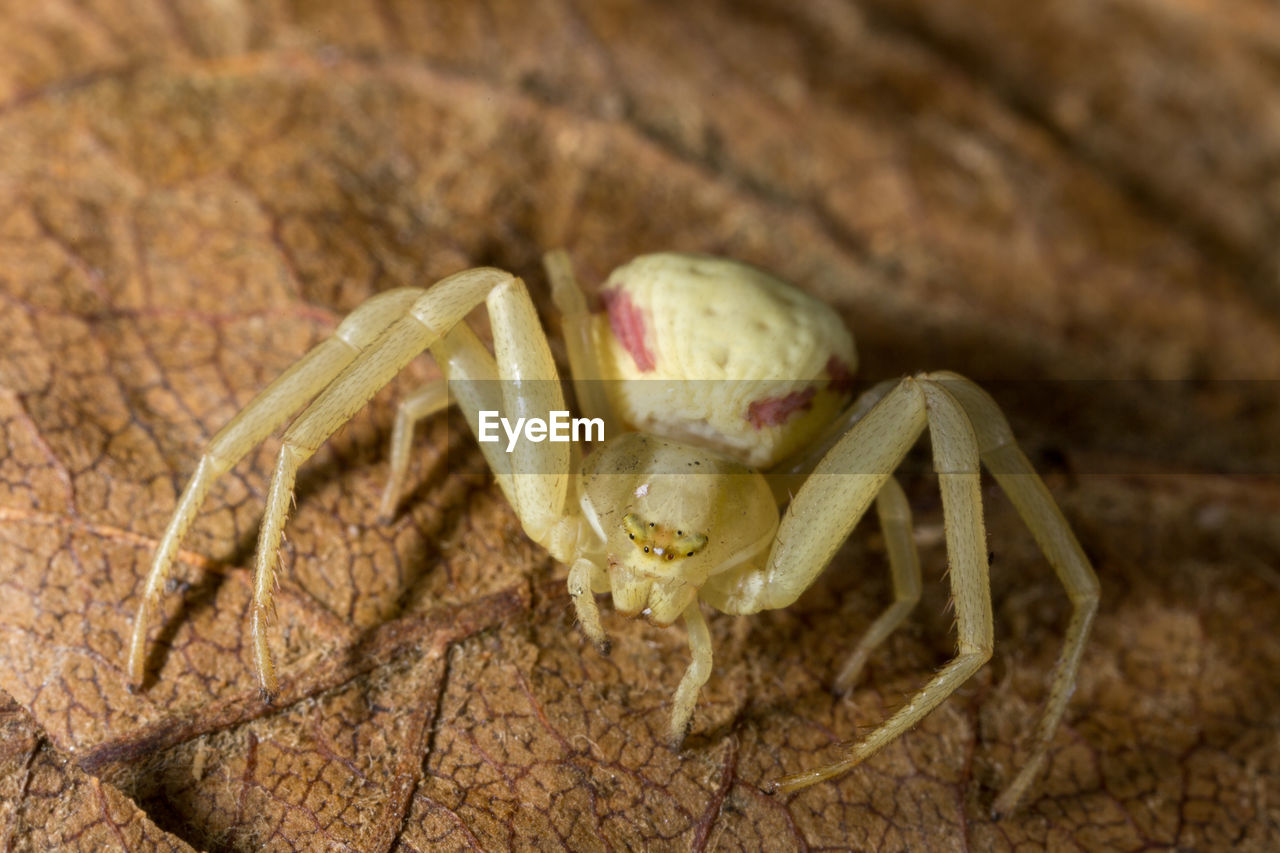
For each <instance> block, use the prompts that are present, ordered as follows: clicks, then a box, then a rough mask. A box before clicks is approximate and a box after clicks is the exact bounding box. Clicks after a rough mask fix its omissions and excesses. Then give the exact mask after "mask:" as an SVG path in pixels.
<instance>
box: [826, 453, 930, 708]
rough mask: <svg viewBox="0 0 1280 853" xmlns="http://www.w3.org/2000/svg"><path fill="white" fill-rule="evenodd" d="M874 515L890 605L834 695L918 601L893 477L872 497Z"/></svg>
mask: <svg viewBox="0 0 1280 853" xmlns="http://www.w3.org/2000/svg"><path fill="white" fill-rule="evenodd" d="M876 515H877V516H878V517H879V519H880V530H881V531H882V532H883V533H884V541H885V549H886V550H887V551H888V552H889V572H890V575H891V576H892V577H893V603H892V604H890V605H889V606H888V608H886V609H885V611H884V612H883V613H881V614H880V616H879V618H878V619H876V621H875V622H873V623H871V627H870V628H868V629H867V632H866V633H865V634H863V635H862V639H861V640H859V641H858V645H857V646H856V647H855V648H854V650H853V652H852V653H851V654H850V655H849V657H848V658H847V659H846V660H845V662H844V666H842V667H841V668H840V674H839V675H838V676H836V682H835V692H836V693H846V692H848V690H849V688H851V687H852V686H853V685H854V684H856V683H857V680H858V676H859V675H861V674H862V668H863V667H864V666H866V663H867V658H868V657H869V656H870V655H871V652H873V651H874V650H875V649H876V647H877V646H879V645H880V644H881V643H883V642H884V641H885V639H886V638H888V636H889V635H890V634H892V633H893V632H894V630H896V629H897V627H898V626H899V625H901V624H902V620H903V619H906V618H907V614H909V613H910V612H911V610H912V608H914V607H915V606H916V603H917V602H919V601H920V591H921V582H920V555H919V554H918V553H917V552H916V543H915V540H914V539H913V538H912V534H911V505H910V504H909V503H907V496H906V493H905V492H903V491H902V486H900V485H899V484H898V481H897V479H896V478H894V477H890V478H889V479H888V480H886V481H885V484H884V487H883V488H881V489H880V493H879V494H877V495H876Z"/></svg>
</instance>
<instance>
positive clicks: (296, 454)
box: [130, 269, 569, 695]
mask: <svg viewBox="0 0 1280 853" xmlns="http://www.w3.org/2000/svg"><path fill="white" fill-rule="evenodd" d="M480 302H484V303H485V304H486V306H487V308H488V311H489V315H490V319H491V325H492V327H493V331H494V344H495V346H494V348H495V356H494V357H493V358H494V361H495V364H496V365H497V368H498V371H497V372H498V373H499V374H500V375H502V376H504V377H506V378H507V381H506V382H504V383H503V393H502V402H503V404H504V406H503V408H504V409H505V410H506V411H507V412H509V413H511V414H512V415H514V416H516V417H528V416H530V415H534V414H540V413H545V412H546V411H550V410H553V409H562V408H563V406H564V402H563V396H562V395H561V393H560V389H559V381H558V377H557V375H556V371H555V363H554V361H553V360H552V358H551V351H550V347H549V346H548V345H547V341H546V337H545V335H544V334H543V333H542V329H541V326H540V325H539V324H538V320H537V314H536V312H535V310H534V308H533V303H532V301H531V300H530V299H529V295H528V292H527V291H526V290H525V288H524V285H523V283H522V282H521V281H520V280H519V279H517V278H515V277H513V276H511V275H510V274H509V273H505V272H502V271H501V270H495V269H475V270H467V271H464V272H461V273H457V274H456V275H453V276H450V277H448V278H446V279H443V280H442V281H440V282H438V283H437V284H436V285H434V286H433V287H431V288H430V289H428V290H425V291H423V290H416V289H406V290H403V291H392V292H390V293H388V294H383V295H382V296H380V297H375V298H374V299H373V300H370V302H367V303H365V305H363V306H361V307H360V308H357V309H356V311H355V312H354V313H353V314H352V316H351V317H349V318H348V320H347V321H344V323H343V325H341V326H339V333H341V332H342V331H344V330H354V331H359V332H361V333H363V334H362V335H361V336H359V337H358V338H356V342H355V343H351V342H350V341H349V340H347V339H346V338H344V337H343V336H341V334H336V335H335V337H334V338H330V339H329V340H328V341H326V342H324V343H322V344H320V345H319V346H318V347H317V348H316V349H315V350H313V351H312V352H311V353H308V354H307V355H306V356H303V358H302V359H300V361H299V362H298V364H296V365H295V366H294V367H293V368H291V369H290V370H289V371H288V372H287V373H286V374H285V375H284V376H283V377H281V378H280V379H278V380H277V381H276V382H274V383H272V385H270V386H268V388H267V389H266V390H264V391H263V392H262V394H260V395H259V396H258V397H257V398H255V400H254V401H252V402H251V403H250V404H249V406H248V407H246V409H245V411H243V412H242V413H241V414H240V415H238V416H237V417H236V418H235V419H234V420H233V421H232V423H231V424H229V425H228V426H227V427H226V428H224V430H222V432H220V433H219V434H218V436H216V437H215V440H214V442H213V443H212V444H211V447H210V451H209V453H207V454H206V458H207V459H208V460H209V461H208V462H206V461H204V460H202V463H201V466H200V467H199V468H198V469H197V474H196V476H195V477H194V478H193V483H192V484H190V485H189V486H188V488H187V490H186V493H184V499H183V501H182V503H181V504H180V507H179V511H178V512H177V513H175V516H174V519H173V520H172V521H171V523H170V528H169V531H168V532H167V533H166V540H165V542H168V541H169V540H170V539H172V544H171V545H170V546H169V549H168V551H167V552H166V551H165V547H164V545H165V542H162V547H161V549H159V551H158V553H157V557H156V562H155V563H154V564H153V567H152V572H151V575H150V576H149V577H148V583H147V590H148V591H149V592H151V593H152V595H153V596H158V591H159V589H160V587H161V586H162V585H163V578H164V575H165V574H166V573H167V571H168V568H169V565H170V564H171V563H172V554H173V553H176V550H177V546H178V543H179V542H180V541H181V537H182V534H184V533H185V532H186V530H187V528H189V526H190V524H191V520H192V519H193V518H194V515H195V513H196V511H197V510H198V508H199V504H200V502H202V501H203V499H204V497H205V496H206V495H207V493H208V490H209V486H210V485H211V483H212V480H213V479H214V478H215V477H216V476H217V475H218V474H220V473H222V472H223V471H225V470H226V469H227V468H229V467H230V466H231V465H232V464H234V462H235V461H236V460H238V459H239V458H241V457H243V456H244V455H245V453H247V452H248V450H249V449H250V448H252V447H253V446H254V445H255V444H256V443H257V442H259V441H261V439H262V438H264V437H265V436H266V435H267V434H269V433H270V432H271V431H272V430H274V429H275V428H276V427H277V426H278V425H279V424H280V423H282V422H283V421H284V420H285V419H287V417H288V414H289V412H291V411H292V410H293V409H295V408H296V407H297V406H298V405H299V404H301V403H302V402H305V400H307V399H309V398H311V397H313V396H314V397H315V399H314V401H313V402H312V403H311V404H310V405H309V406H308V407H307V408H306V409H305V410H304V411H303V412H302V414H300V415H299V416H298V418H297V420H296V421H295V422H294V423H293V425H292V426H291V427H290V428H289V430H288V431H287V432H286V433H285V435H284V439H283V442H282V446H281V449H280V453H279V456H278V458H277V464H276V470H275V473H274V475H273V477H272V483H271V488H270V490H269V493H268V499H267V507H266V511H265V513H264V516H263V521H262V529H261V533H260V535H259V540H258V553H257V562H256V566H255V574H254V604H253V610H252V617H251V623H252V636H253V653H254V663H255V668H256V670H257V672H258V678H259V682H260V684H261V686H262V689H263V691H264V692H265V693H267V694H268V695H270V694H271V693H273V692H274V690H275V688H276V676H275V669H274V664H273V662H272V658H271V653H270V648H269V646H268V643H267V632H266V623H267V619H268V616H269V614H270V613H271V604H272V593H273V591H274V587H275V563H276V560H277V549H278V547H279V544H280V539H281V534H282V531H283V525H284V521H285V519H286V517H287V514H288V509H289V504H290V502H291V499H292V494H293V485H294V481H295V479H296V475H297V469H298V467H299V466H300V465H301V463H302V462H303V461H305V460H306V459H308V458H309V457H310V456H311V455H312V454H314V453H315V451H316V450H317V449H318V448H319V446H320V445H321V444H322V443H323V442H324V441H325V440H326V439H328V437H329V436H330V435H332V434H333V433H334V432H335V431H336V430H337V429H338V427H340V426H341V425H342V424H344V423H346V422H347V421H348V420H350V418H351V417H352V416H353V415H354V414H355V412H356V411H358V410H359V409H360V408H361V407H363V406H364V405H365V404H366V403H367V402H368V400H369V398H371V397H372V396H373V395H374V394H375V393H376V392H377V391H378V390H379V389H381V388H382V387H383V386H385V385H386V384H387V382H389V381H390V380H391V378H392V377H393V376H394V375H395V374H396V373H398V372H399V371H400V370H401V369H402V368H403V367H404V366H405V365H406V364H407V363H408V362H409V361H410V360H411V359H412V358H413V357H415V356H416V355H418V354H419V353H421V352H422V351H423V350H424V349H427V348H428V347H430V346H431V345H432V344H435V343H437V342H438V341H440V339H441V337H442V336H443V335H445V334H446V333H448V332H449V331H450V330H451V329H453V328H454V327H456V326H457V324H458V323H459V322H461V320H462V318H463V317H464V316H465V315H466V314H467V313H468V312H469V311H470V310H471V309H472V308H473V307H475V306H476V305H478V304H479V303H480ZM454 340H455V342H456V341H458V340H465V337H464V336H458V337H457V338H455V339H454ZM335 341H338V342H340V343H341V348H340V347H339V345H338V344H335ZM455 349H467V346H466V343H463V344H460V345H458V346H456V347H455ZM476 384H477V385H482V384H484V383H476ZM317 391H319V396H316V393H317ZM460 402H461V401H460ZM467 402H472V401H467ZM288 404H291V405H288ZM464 408H467V407H466V406H464ZM286 409H287V410H286ZM282 410H283V411H282ZM561 456H563V457H564V458H563V459H561V458H560V457H561ZM512 457H513V459H512V463H511V464H512V470H514V471H516V472H518V473H514V474H511V475H509V477H508V478H507V479H506V480H505V482H504V480H503V478H501V477H500V483H501V484H502V485H503V486H504V491H506V492H507V493H508V498H509V499H510V500H511V503H512V505H513V506H514V508H515V509H516V512H517V514H518V515H519V517H520V519H521V521H522V524H523V525H524V528H525V531H526V532H527V533H528V534H529V535H530V537H531V538H533V539H534V540H535V541H538V542H540V543H544V544H545V540H547V539H548V537H549V534H550V532H551V528H552V527H553V525H554V523H555V522H556V521H558V520H559V519H560V517H561V513H562V510H563V506H564V499H565V494H566V491H567V482H568V474H567V470H568V462H569V460H568V450H567V448H566V447H564V445H563V444H559V445H557V444H532V443H525V444H524V445H522V446H517V448H516V449H515V452H514V453H513V454H512ZM545 472H551V473H545ZM147 602H148V598H147V597H146V596H145V595H144V599H143V603H142V604H141V605H140V608H139V618H138V620H137V622H136V623H135V639H134V642H133V643H132V646H131V654H130V669H131V671H134V670H135V666H136V671H137V673H138V674H139V677H138V678H137V681H140V680H141V679H140V675H141V670H142V657H143V648H144V647H145V636H146V626H145V620H146V615H147V614H146V610H147V607H148V603H147ZM139 635H141V636H140V637H139ZM135 650H136V651H135ZM135 657H136V658H137V660H136V664H135V660H134V658H135Z"/></svg>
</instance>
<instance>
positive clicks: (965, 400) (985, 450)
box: [931, 372, 1099, 816]
mask: <svg viewBox="0 0 1280 853" xmlns="http://www.w3.org/2000/svg"><path fill="white" fill-rule="evenodd" d="M931 378H932V379H935V380H936V381H938V382H940V383H941V384H943V385H944V386H945V387H946V389H947V390H948V391H949V392H950V393H951V394H952V395H953V396H954V397H955V398H956V399H957V400H958V401H959V402H960V405H962V406H963V407H964V410H965V412H966V414H967V415H968V417H969V420H970V421H972V423H973V427H974V431H975V432H976V433H977V438H978V446H979V449H980V451H981V454H982V460H983V462H985V463H986V465H987V468H988V469H989V470H990V471H991V473H992V474H993V475H994V476H995V478H996V482H997V483H999V484H1000V487H1001V488H1002V489H1004V492H1005V494H1006V495H1008V496H1009V500H1010V502H1011V503H1012V504H1013V506H1014V508H1015V509H1016V510H1017V512H1018V515H1020V516H1021V517H1022V520H1023V521H1024V522H1025V523H1026V525H1027V528H1028V529H1029V530H1030V531H1031V535H1032V537H1033V538H1034V539H1035V540H1036V544H1037V545H1039V546H1040V550H1041V551H1043V552H1044V555H1045V557H1046V558H1047V559H1048V560H1049V564H1050V565H1051V566H1052V567H1053V570H1054V572H1055V573H1056V574H1057V576H1058V579H1059V580H1060V581H1061V583H1062V585H1063V586H1064V587H1065V588H1066V590H1067V596H1068V598H1069V599H1070V600H1071V605H1072V612H1071V621H1070V622H1069V623H1068V625H1067V631H1066V636H1065V638H1064V639H1063V643H1062V652H1061V654H1060V655H1059V657H1058V662H1057V665H1056V666H1055V668H1054V674H1053V676H1052V679H1051V680H1050V682H1049V698H1048V700H1047V701H1046V702H1045V707H1044V711H1043V712H1042V713H1041V716H1040V719H1039V721H1038V722H1037V724H1036V728H1035V734H1034V739H1033V741H1032V747H1031V756H1030V758H1028V760H1027V762H1026V763H1025V764H1023V766H1022V769H1021V770H1019V771H1018V774H1017V775H1016V776H1015V777H1014V778H1013V781H1012V782H1010V783H1009V784H1008V786H1007V787H1006V788H1005V789H1004V791H1002V792H1001V794H1000V796H999V797H997V798H996V801H995V804H994V807H993V811H994V812H995V813H996V815H997V816H999V815H1003V814H1009V813H1010V812H1012V811H1013V810H1014V809H1015V808H1017V805H1018V802H1019V800H1021V798H1022V796H1023V795H1024V794H1025V793H1026V791H1027V788H1028V787H1029V786H1030V784H1031V782H1032V781H1033V780H1034V779H1035V778H1036V776H1037V775H1038V774H1039V772H1040V769H1041V767H1042V766H1043V765H1044V762H1045V760H1046V758H1047V756H1048V750H1049V743H1050V741H1051V740H1052V738H1053V735H1054V732H1055V731H1056V730H1057V728H1058V723H1059V722H1060V721H1061V719H1062V715H1063V712H1064V711H1065V710H1066V707H1067V700H1068V699H1069V698H1070V697H1071V691H1072V687H1073V685H1074V684H1075V680H1076V670H1077V669H1078V668H1079V666H1080V658H1081V656H1082V654H1083V652H1084V645H1085V641H1086V640H1087V639H1088V636H1089V628H1090V626H1091V625H1092V624H1093V617H1094V613H1095V612H1096V611H1097V609H1098V595H1099V589H1098V578H1097V575H1095V574H1094V572H1093V568H1092V567H1091V566H1090V565H1089V559H1088V558H1087V557H1086V556H1085V554H1084V550H1083V549H1082V548H1081V547H1080V543H1079V542H1078V541H1077V540H1076V537H1075V534H1073V533H1072V532H1071V527H1070V525H1068V524H1067V520H1066V519H1065V518H1064V517H1063V515H1062V510H1060V509H1059V508H1058V505H1057V504H1056V503H1055V502H1054V500H1053V496H1052V495H1050V494H1049V490H1048V488H1047V487H1046V486H1045V484H1044V481H1043V480H1041V479H1040V476H1039V475H1038V474H1037V473H1036V472H1035V469H1033V468H1032V467H1031V463H1030V462H1029V461H1028V460H1027V457H1026V456H1025V455H1024V454H1023V452H1022V451H1021V450H1020V449H1019V448H1018V445H1017V444H1016V442H1015V441H1014V438H1013V432H1012V431H1011V430H1010V429H1009V423H1008V421H1006V420H1005V417H1004V415H1003V414H1002V413H1001V412H1000V408H999V407H998V406H997V405H996V403H995V401H994V400H992V399H991V397H990V395H988V394H987V392H985V391H983V390H982V389H981V388H979V387H978V386H977V385H975V384H974V383H973V382H971V381H970V380H968V379H965V378H964V377H962V376H959V375H957V374H955V373H949V372H948V373H937V374H933V375H932V376H931Z"/></svg>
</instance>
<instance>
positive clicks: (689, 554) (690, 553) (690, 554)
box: [685, 551, 693, 557]
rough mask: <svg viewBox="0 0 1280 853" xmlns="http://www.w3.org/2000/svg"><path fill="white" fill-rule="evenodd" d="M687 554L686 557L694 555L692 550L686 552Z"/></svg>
mask: <svg viewBox="0 0 1280 853" xmlns="http://www.w3.org/2000/svg"><path fill="white" fill-rule="evenodd" d="M685 556H686V557H692V556H693V552H692V551H690V552H689V553H688V554H685Z"/></svg>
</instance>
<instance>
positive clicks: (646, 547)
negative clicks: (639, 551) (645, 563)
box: [644, 545, 649, 554]
mask: <svg viewBox="0 0 1280 853" xmlns="http://www.w3.org/2000/svg"><path fill="white" fill-rule="evenodd" d="M644 552H645V553H646V554H648V553H649V546H648V545H645V546H644Z"/></svg>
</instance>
